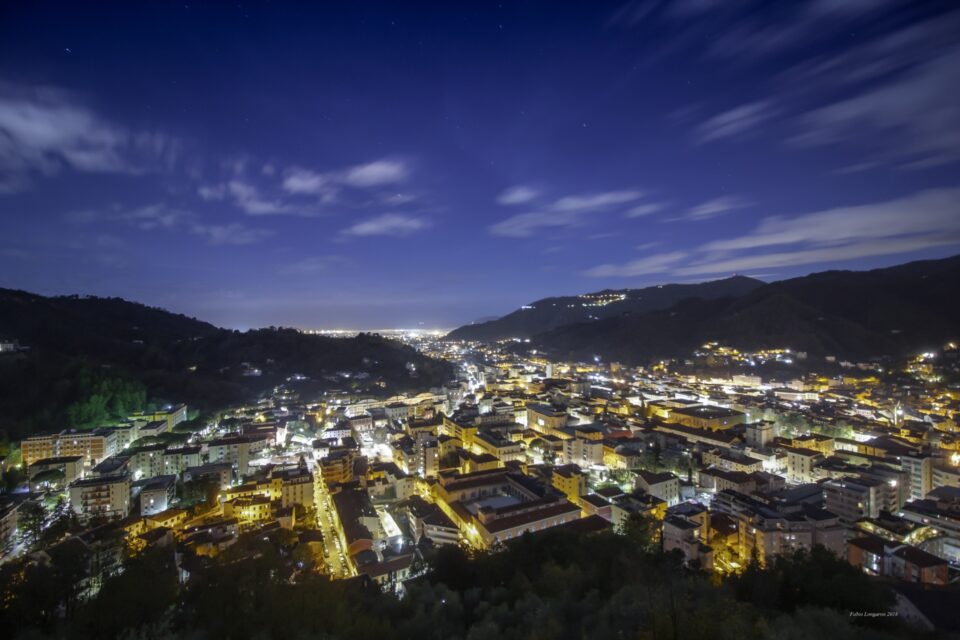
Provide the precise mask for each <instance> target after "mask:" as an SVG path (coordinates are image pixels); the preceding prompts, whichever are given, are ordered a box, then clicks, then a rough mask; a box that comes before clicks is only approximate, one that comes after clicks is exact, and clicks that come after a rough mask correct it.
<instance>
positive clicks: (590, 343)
mask: <svg viewBox="0 0 960 640" xmlns="http://www.w3.org/2000/svg"><path fill="white" fill-rule="evenodd" d="M957 283H960V256H955V257H952V258H946V259H943V260H928V261H922V262H913V263H909V264H904V265H900V266H896V267H890V268H886V269H876V270H873V271H862V272H857V271H825V272H822V273H815V274H812V275H808V276H804V277H800V278H792V279H789V280H782V281H779V282H773V283H770V284H766V285H763V286H759V287H756V288H754V289H752V290H751V291H749V292H747V293H745V294H743V295H740V296H733V297H727V298H717V299H713V300H706V299H702V298H701V299H688V300H684V301H681V302H679V303H677V304H675V305H673V306H671V307H670V308H668V309H661V310H657V311H653V312H648V313H634V314H629V315H624V316H618V317H611V318H606V319H602V320H598V321H594V322H589V323H586V322H584V323H577V324H571V325H566V326H563V327H559V328H557V329H553V330H550V331H546V332H543V333H540V334H538V335H537V336H535V337H534V339H533V340H532V344H531V346H536V347H538V348H540V349H543V350H545V351H547V352H551V353H554V354H555V355H557V356H562V357H568V358H576V359H587V358H591V357H593V356H594V355H597V356H601V357H603V358H606V359H612V360H620V361H623V362H630V363H643V362H647V361H649V360H651V359H655V358H661V357H674V356H684V355H689V354H690V353H691V352H692V351H693V350H694V349H696V348H697V347H698V346H699V345H701V344H703V343H705V342H709V341H718V342H720V343H722V344H725V345H729V346H733V347H737V348H740V349H760V348H775V347H788V348H791V349H795V350H798V351H807V352H808V353H810V354H815V355H836V356H838V357H846V358H868V357H871V356H880V355H902V354H906V353H915V352H918V351H922V350H927V349H934V348H936V347H939V346H942V345H943V344H944V343H945V342H947V341H949V340H954V339H956V338H957V337H958V335H960V298H958V296H957V292H958V288H957V287H958V285H957Z"/></svg>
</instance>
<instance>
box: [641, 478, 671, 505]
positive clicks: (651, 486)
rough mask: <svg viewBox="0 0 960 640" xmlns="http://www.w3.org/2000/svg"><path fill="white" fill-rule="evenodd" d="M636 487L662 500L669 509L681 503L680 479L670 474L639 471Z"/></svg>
mask: <svg viewBox="0 0 960 640" xmlns="http://www.w3.org/2000/svg"><path fill="white" fill-rule="evenodd" d="M636 486H637V488H638V489H642V490H643V491H645V492H647V493H649V494H650V495H652V496H654V497H657V498H660V499H661V500H663V501H664V502H666V503H667V506H668V507H672V506H673V505H675V504H677V503H678V502H680V479H679V478H678V477H677V476H675V475H673V474H672V473H669V472H661V473H655V472H653V471H638V472H637V480H636Z"/></svg>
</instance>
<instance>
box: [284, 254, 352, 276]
mask: <svg viewBox="0 0 960 640" xmlns="http://www.w3.org/2000/svg"><path fill="white" fill-rule="evenodd" d="M342 262H343V258H341V257H340V256H334V255H330V256H309V257H306V258H303V259H302V260H298V261H297V262H294V263H292V264H288V265H285V266H282V267H280V268H279V269H278V270H277V272H278V273H280V274H281V275H307V274H309V275H315V274H318V273H324V272H326V271H329V270H330V269H331V268H332V267H333V266H335V265H337V264H339V263H342Z"/></svg>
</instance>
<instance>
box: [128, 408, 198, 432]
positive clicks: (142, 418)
mask: <svg viewBox="0 0 960 640" xmlns="http://www.w3.org/2000/svg"><path fill="white" fill-rule="evenodd" d="M130 419H131V420H133V421H134V422H137V423H143V424H146V423H151V422H163V423H164V425H165V426H164V427H163V432H166V431H172V430H173V428H174V427H175V426H177V425H178V424H180V423H181V422H183V421H185V420H186V419H187V405H185V404H178V405H176V406H171V407H169V408H167V409H164V410H162V411H154V412H140V413H135V414H133V415H132V416H130ZM140 437H141V438H142V437H144V436H143V434H142V433H141V434H140Z"/></svg>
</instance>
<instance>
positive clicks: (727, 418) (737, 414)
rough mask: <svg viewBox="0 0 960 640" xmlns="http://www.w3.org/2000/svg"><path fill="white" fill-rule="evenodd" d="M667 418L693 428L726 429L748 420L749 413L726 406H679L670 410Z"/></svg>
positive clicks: (707, 429)
mask: <svg viewBox="0 0 960 640" xmlns="http://www.w3.org/2000/svg"><path fill="white" fill-rule="evenodd" d="M667 420H668V421H669V422H673V423H676V424H680V425H683V426H685V427H691V428H693V429H704V430H706V431H725V430H727V429H732V428H733V427H735V426H737V425H739V424H743V423H744V422H746V420H747V414H745V413H743V412H742V411H737V410H736V409H727V408H725V407H707V406H693V407H678V408H676V409H673V410H671V411H670V416H669V418H667Z"/></svg>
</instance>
